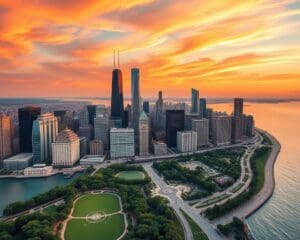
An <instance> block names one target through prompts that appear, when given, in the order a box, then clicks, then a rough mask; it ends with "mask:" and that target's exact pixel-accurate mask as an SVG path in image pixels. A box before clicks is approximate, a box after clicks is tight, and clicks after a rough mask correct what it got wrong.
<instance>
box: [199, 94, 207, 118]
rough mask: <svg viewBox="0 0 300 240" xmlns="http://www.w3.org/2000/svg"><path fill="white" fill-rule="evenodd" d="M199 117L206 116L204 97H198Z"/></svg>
mask: <svg viewBox="0 0 300 240" xmlns="http://www.w3.org/2000/svg"><path fill="white" fill-rule="evenodd" d="M199 108H200V117H201V118H206V99H205V98H200V107H199Z"/></svg>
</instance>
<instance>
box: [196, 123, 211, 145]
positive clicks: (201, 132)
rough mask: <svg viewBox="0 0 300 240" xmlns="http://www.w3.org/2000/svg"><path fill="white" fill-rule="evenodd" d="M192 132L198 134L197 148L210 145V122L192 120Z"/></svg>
mask: <svg viewBox="0 0 300 240" xmlns="http://www.w3.org/2000/svg"><path fill="white" fill-rule="evenodd" d="M192 131H194V132H196V133H197V146H198V147H201V146H205V145H208V139H209V121H208V119H206V118H202V119H194V120H192Z"/></svg>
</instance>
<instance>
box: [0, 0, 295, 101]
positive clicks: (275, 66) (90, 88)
mask: <svg viewBox="0 0 300 240" xmlns="http://www.w3.org/2000/svg"><path fill="white" fill-rule="evenodd" d="M299 29H300V4H299V2H298V1H291V0H281V1H274V0H272V1H271V0H261V1H259V0H257V1H254V0H243V1H240V0H228V1H217V0H206V1H205V0H189V1H187V0H157V1H155V0H131V1H125V0H120V1H111V0H101V1H99V0H85V1H82V0H64V1H60V0H41V1H31V0H30V1H29V0H14V1H10V0H0V97H50V96H55V97H70V96H90V97H92V96H93V97H109V96H110V91H111V70H112V63H113V49H120V52H121V55H120V56H121V69H122V71H123V78H124V88H125V89H124V90H125V95H126V96H129V94H130V93H129V89H130V74H129V73H130V68H131V67H139V68H140V69H141V94H142V96H144V97H155V96H156V95H157V91H158V90H160V89H161V90H163V91H164V95H165V96H167V97H177V96H179V97H188V96H189V95H190V88H191V87H193V88H198V89H199V90H200V95H201V96H206V97H234V96H242V97H295V98H296V97H297V98H298V97H300V30H299Z"/></svg>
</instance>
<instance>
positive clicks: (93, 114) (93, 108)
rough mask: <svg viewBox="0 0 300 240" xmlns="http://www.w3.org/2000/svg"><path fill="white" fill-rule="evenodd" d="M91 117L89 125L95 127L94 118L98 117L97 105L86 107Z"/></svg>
mask: <svg viewBox="0 0 300 240" xmlns="http://www.w3.org/2000/svg"><path fill="white" fill-rule="evenodd" d="M86 108H87V111H88V116H89V124H91V125H92V126H93V127H94V118H95V117H96V105H87V106H86Z"/></svg>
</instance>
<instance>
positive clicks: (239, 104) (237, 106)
mask: <svg viewBox="0 0 300 240" xmlns="http://www.w3.org/2000/svg"><path fill="white" fill-rule="evenodd" d="M243 108H244V99H243V98H235V99H234V112H233V115H234V116H235V117H242V116H243Z"/></svg>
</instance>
